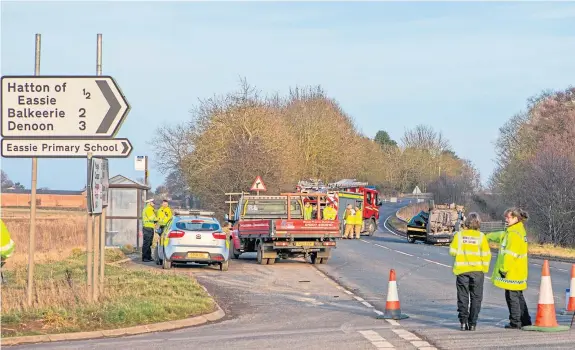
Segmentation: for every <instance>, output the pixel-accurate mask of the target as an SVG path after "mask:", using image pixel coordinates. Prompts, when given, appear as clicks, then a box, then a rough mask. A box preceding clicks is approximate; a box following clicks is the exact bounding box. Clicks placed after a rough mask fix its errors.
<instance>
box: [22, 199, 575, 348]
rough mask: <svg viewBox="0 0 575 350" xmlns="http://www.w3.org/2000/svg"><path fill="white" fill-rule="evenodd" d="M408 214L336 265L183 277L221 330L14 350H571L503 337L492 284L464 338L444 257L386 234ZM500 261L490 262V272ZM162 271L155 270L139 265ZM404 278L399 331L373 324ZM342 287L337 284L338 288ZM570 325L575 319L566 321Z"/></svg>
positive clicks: (557, 339)
mask: <svg viewBox="0 0 575 350" xmlns="http://www.w3.org/2000/svg"><path fill="white" fill-rule="evenodd" d="M401 206H402V204H391V203H385V204H384V206H383V207H382V210H381V212H382V214H383V215H382V221H381V223H380V230H379V231H378V232H377V233H376V234H375V235H374V236H373V237H364V238H362V239H361V240H342V241H341V242H339V243H338V248H337V249H336V250H335V251H334V254H333V257H332V258H331V259H330V262H329V264H328V265H321V266H320V267H319V269H318V268H316V267H314V266H312V265H310V264H307V263H304V262H302V261H297V260H292V261H282V262H280V263H277V264H275V265H271V266H266V265H263V266H262V265H257V264H256V263H255V256H254V255H253V254H246V255H245V256H243V255H242V257H241V259H240V260H234V261H232V264H231V265H230V270H229V271H228V272H220V271H218V270H216V269H213V268H199V267H182V268H176V269H173V270H170V271H169V272H168V273H181V274H192V275H194V276H195V277H196V278H197V279H198V280H199V281H200V282H201V283H202V284H204V285H205V286H206V288H207V289H208V291H209V292H210V293H211V294H212V295H214V296H215V297H216V299H217V301H218V303H219V304H220V306H221V307H222V308H223V309H224V311H226V317H225V318H224V319H222V320H220V321H219V322H216V323H212V324H207V325H204V326H200V327H194V328H188V329H182V330H177V331H170V332H162V333H151V334H145V335H140V336H131V337H123V338H113V339H98V340H89V341H78V342H61V343H48V344H36V345H28V346H18V347H14V348H15V349H79V348H82V349H146V350H148V349H164V348H168V349H169V348H178V349H203V350H211V349H214V350H216V349H225V348H235V349H329V350H339V349H341V350H344V349H345V350H349V349H391V348H395V349H419V350H431V349H434V348H437V349H474V348H475V349H495V348H506V349H542V348H545V349H571V348H573V343H574V342H575V334H573V333H572V332H562V333H535V332H525V331H516V330H505V329H503V325H504V324H505V323H506V322H507V317H508V314H507V307H506V305H505V300H504V295H503V292H502V291H501V290H499V289H496V288H494V287H493V286H492V285H491V284H490V281H489V280H486V288H485V296H484V302H483V309H482V311H481V314H480V320H479V323H478V330H477V331H476V332H461V331H459V322H458V320H457V312H456V306H455V294H456V293H455V285H454V284H455V278H454V276H453V274H452V272H451V267H450V265H451V263H452V259H451V257H450V256H449V255H448V252H447V248H446V247H437V246H427V245H424V244H409V243H407V242H406V240H405V238H403V237H401V236H398V235H397V234H396V233H394V232H393V231H391V230H390V229H388V228H387V224H386V225H385V226H384V222H385V219H386V218H387V217H388V216H389V215H393V214H394V213H395V211H396V210H397V209H398V208H399V207H401ZM530 262H531V269H530V276H529V286H530V288H529V290H528V291H527V292H526V299H527V302H528V305H529V307H530V312H531V315H532V318H533V319H535V311H536V306H537V295H538V286H539V279H540V272H541V271H540V270H541V261H537V260H534V259H531V260H530ZM493 264H494V260H493V261H492V265H493ZM137 266H138V267H140V268H149V269H155V268H157V267H156V266H155V265H153V264H148V265H145V266H144V265H141V264H138V265H137ZM551 266H552V269H551V270H552V271H551V274H552V280H553V288H554V289H553V291H554V293H555V298H556V306H557V309H558V310H559V309H561V308H562V307H563V305H564V303H565V296H564V293H565V288H567V287H568V283H569V269H570V265H569V264H564V263H555V262H551ZM390 268H394V269H395V270H396V272H397V279H398V285H399V297H400V301H401V306H402V311H403V313H406V314H408V315H409V316H410V318H409V319H406V320H401V321H399V322H395V321H392V322H388V321H386V320H378V319H376V318H375V316H376V315H377V312H382V311H384V310H385V300H386V293H387V282H388V276H389V269H390ZM334 281H337V283H336V282H334ZM558 319H559V321H560V323H562V324H567V325H568V322H569V320H570V317H567V316H559V317H558Z"/></svg>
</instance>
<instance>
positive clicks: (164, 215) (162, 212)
mask: <svg viewBox="0 0 575 350" xmlns="http://www.w3.org/2000/svg"><path fill="white" fill-rule="evenodd" d="M172 216H173V215H172V209H170V207H161V208H160V209H158V223H159V224H160V226H166V224H167V223H168V221H170V220H171V219H172Z"/></svg>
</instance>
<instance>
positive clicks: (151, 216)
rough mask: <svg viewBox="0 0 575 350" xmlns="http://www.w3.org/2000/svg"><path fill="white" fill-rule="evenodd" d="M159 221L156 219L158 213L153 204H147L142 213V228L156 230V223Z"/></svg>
mask: <svg viewBox="0 0 575 350" xmlns="http://www.w3.org/2000/svg"><path fill="white" fill-rule="evenodd" d="M156 220H158V218H157V217H156V211H155V210H154V207H153V206H152V205H151V204H147V205H146V207H145V208H144V211H143V212H142V226H144V227H148V228H154V227H155V226H156V224H155V223H154V221H156Z"/></svg>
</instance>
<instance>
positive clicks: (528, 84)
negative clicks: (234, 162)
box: [1, 1, 575, 189]
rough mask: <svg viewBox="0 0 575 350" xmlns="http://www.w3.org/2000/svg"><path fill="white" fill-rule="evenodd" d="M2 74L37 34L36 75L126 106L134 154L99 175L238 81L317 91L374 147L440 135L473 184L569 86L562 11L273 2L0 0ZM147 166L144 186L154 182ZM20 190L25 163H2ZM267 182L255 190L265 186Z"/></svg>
mask: <svg viewBox="0 0 575 350" xmlns="http://www.w3.org/2000/svg"><path fill="white" fill-rule="evenodd" d="M1 6H2V23H1V25H2V28H1V29H2V37H1V38H2V42H1V45H2V56H1V59H2V60H1V64H2V66H1V70H2V74H3V75H6V74H11V75H14V74H32V73H33V68H34V34H35V33H41V34H42V68H41V73H42V74H78V75H81V74H94V73H95V54H96V34H97V33H102V34H103V73H104V74H105V75H111V76H113V77H114V78H115V79H116V80H117V81H118V83H119V84H120V86H121V88H122V90H123V92H124V94H125V95H126V97H127V98H128V100H129V101H130V104H131V105H132V111H131V112H130V114H129V115H128V118H127V120H126V122H125V123H124V125H123V127H122V129H121V130H120V132H119V133H118V137H127V138H129V139H130V140H131V142H132V144H133V145H134V152H133V153H132V155H131V157H130V158H127V159H119V160H116V159H113V160H110V169H111V175H114V174H117V173H121V174H123V175H126V176H128V177H133V178H136V177H140V176H141V173H138V172H136V171H134V159H133V158H134V156H136V155H149V156H150V157H151V158H152V160H153V150H152V148H151V146H150V144H149V142H148V141H149V139H150V138H151V137H152V134H153V132H154V130H155V129H156V127H158V126H160V125H161V124H162V123H165V122H174V123H175V122H180V121H183V120H186V119H188V118H189V114H188V110H189V109H190V108H191V107H192V106H193V105H194V104H195V103H196V101H197V99H198V98H204V97H209V96H211V95H212V94H214V93H225V92H228V91H230V90H232V89H235V88H236V87H237V83H238V77H239V76H245V77H246V78H247V79H248V81H249V82H250V83H252V84H255V85H256V86H257V87H259V89H261V90H262V91H264V92H274V91H279V92H286V91H287V89H288V87H289V86H294V85H307V84H321V85H322V86H323V87H324V89H325V90H326V91H327V92H328V94H329V95H330V96H332V97H334V98H336V99H337V100H338V101H339V102H340V103H341V105H342V107H343V108H344V110H345V111H346V112H348V113H349V114H350V115H352V116H353V117H354V118H355V120H356V122H357V124H358V125H359V128H360V129H361V130H362V131H363V132H364V133H365V134H366V135H368V136H370V137H373V136H374V135H375V133H376V131H377V130H379V129H384V130H387V131H388V132H389V133H390V134H391V136H392V138H394V139H396V140H399V138H400V137H401V135H402V134H403V132H404V130H405V128H406V127H411V126H413V125H415V124H418V123H425V124H430V125H432V126H433V127H434V128H436V129H438V130H441V131H442V132H443V133H444V134H445V136H447V138H448V139H449V140H450V142H451V144H452V145H453V147H454V149H455V150H456V152H457V153H458V154H460V155H461V156H462V157H465V158H469V159H471V160H472V161H473V162H474V163H475V164H476V165H477V166H478V168H479V169H480V171H481V173H482V178H483V180H485V179H487V178H488V176H489V175H490V174H491V172H492V170H493V167H494V163H493V158H494V149H493V142H494V141H495V139H496V137H497V134H498V128H499V127H500V126H501V125H502V124H503V123H504V122H505V121H506V120H507V119H509V117H511V115H513V114H514V113H516V112H518V111H519V110H521V109H523V108H524V106H525V101H526V99H527V98H528V97H530V96H532V95H535V94H537V93H539V92H540V91H541V90H542V89H564V88H566V87H567V86H568V85H569V84H570V83H574V82H575V70H573V65H572V63H573V58H574V57H575V4H573V3H559V2H557V3H551V2H545V3H543V2H541V3H512V2H508V3H493V2H490V3H464V2H459V3H456V2H447V3H429V2H425V3H413V2H409V3H391V2H380V3H374V2H369V3H352V2H347V3H344V2H338V3H317V2H316V3H301V2H293V3H287V2H284V3H273V2H265V3H261V2H251V3H239V2H228V3H223V2H217V3H206V2H204V3H201V2H111V1H108V2H98V3H90V2H60V3H56V2H36V3H34V2H21V3H17V2H6V1H2V3H1ZM154 166H155V164H154V163H153V162H152V168H151V178H150V179H151V182H152V184H153V185H154V187H155V186H157V185H159V184H160V183H161V182H162V181H163V177H162V175H161V174H160V173H159V171H157V169H155V167H154ZM2 169H3V170H5V171H6V172H7V173H8V175H9V176H10V177H11V178H12V179H13V180H14V181H20V182H22V183H23V184H24V185H26V187H29V186H30V179H31V161H30V160H29V159H2ZM85 171H86V168H85V160H56V159H41V160H40V161H39V175H38V186H39V187H50V188H53V189H80V188H82V187H83V186H84V183H85V179H86V174H85ZM264 180H265V179H264Z"/></svg>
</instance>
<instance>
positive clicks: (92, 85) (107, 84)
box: [1, 76, 130, 139]
mask: <svg viewBox="0 0 575 350" xmlns="http://www.w3.org/2000/svg"><path fill="white" fill-rule="evenodd" d="M1 103H2V108H1V110H2V137H12V138H26V139H29V138H67V139H70V138H79V139H85V138H110V137H114V135H115V134H116V133H117V132H118V130H119V129H120V126H121V124H122V122H123V121H124V119H125V118H126V115H127V114H128V111H129V110H130V105H129V104H128V101H126V98H125V97H124V95H123V94H122V92H121V91H120V88H119V87H118V85H117V84H116V82H115V81H114V79H113V78H112V77H110V76H3V77H2V102H1Z"/></svg>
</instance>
